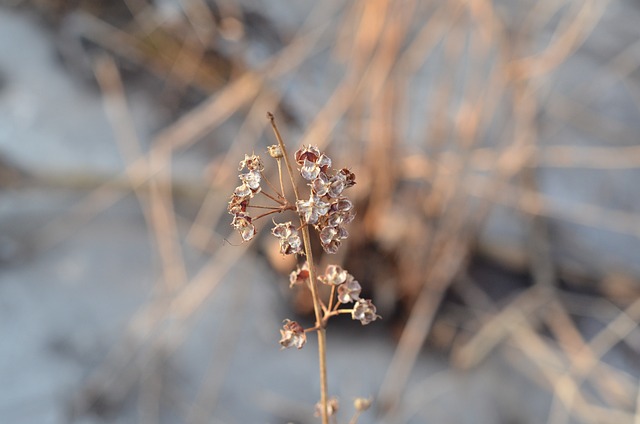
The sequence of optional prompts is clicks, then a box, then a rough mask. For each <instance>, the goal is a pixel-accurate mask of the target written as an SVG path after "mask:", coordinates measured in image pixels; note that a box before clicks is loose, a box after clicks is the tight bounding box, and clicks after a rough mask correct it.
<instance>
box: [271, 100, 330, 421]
mask: <svg viewBox="0 0 640 424" xmlns="http://www.w3.org/2000/svg"><path fill="white" fill-rule="evenodd" d="M267 117H268V118H269V121H270V123H271V127H272V128H273V132H274V134H275V136H276V139H277V140H278V145H279V146H280V149H281V150H282V156H283V157H284V162H285V164H286V165H287V172H288V174H289V179H290V180H291V186H292V188H293V193H294V195H295V197H296V202H297V201H298V200H300V195H299V194H298V187H297V186H296V182H295V179H294V178H293V166H292V165H291V161H290V160H289V155H288V153H287V148H286V146H285V145H284V142H283V141H282V136H281V135H280V131H279V130H278V127H277V125H276V122H275V118H274V117H273V114H272V113H271V112H268V113H267ZM300 225H301V226H302V240H303V242H304V251H305V254H306V255H307V263H308V264H309V280H310V284H309V287H310V288H311V297H312V298H313V311H314V313H315V317H316V327H318V329H317V330H316V332H317V333H318V356H319V361H318V362H319V363H320V405H321V406H322V424H329V410H328V405H327V404H328V395H327V393H328V389H327V386H328V385H327V339H326V330H325V328H324V327H325V325H326V322H325V321H324V319H323V317H322V306H321V302H320V297H319V296H318V286H317V277H316V267H315V262H314V261H313V251H312V250H311V235H310V234H309V226H308V225H307V224H306V222H304V221H303V219H302V218H300Z"/></svg>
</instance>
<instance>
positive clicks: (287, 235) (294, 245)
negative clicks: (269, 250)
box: [271, 221, 303, 255]
mask: <svg viewBox="0 0 640 424" xmlns="http://www.w3.org/2000/svg"><path fill="white" fill-rule="evenodd" d="M271 234H273V235H274V236H276V237H277V238H278V239H279V240H280V253H281V254H283V255H291V254H296V253H297V254H302V253H303V252H302V239H301V238H300V234H299V232H298V230H297V229H296V227H294V226H293V224H292V223H291V221H289V222H285V223H283V224H276V225H275V226H274V227H273V229H272V230H271Z"/></svg>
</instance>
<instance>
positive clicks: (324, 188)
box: [309, 172, 331, 197]
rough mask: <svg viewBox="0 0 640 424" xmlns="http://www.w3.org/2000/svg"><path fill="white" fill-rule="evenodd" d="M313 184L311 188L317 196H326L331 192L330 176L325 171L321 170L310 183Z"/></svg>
mask: <svg viewBox="0 0 640 424" xmlns="http://www.w3.org/2000/svg"><path fill="white" fill-rule="evenodd" d="M309 185H310V186H311V190H313V193H314V194H315V195H316V196H320V197H321V196H324V195H325V194H327V193H328V192H329V189H330V188H331V181H329V177H327V174H325V173H324V172H320V173H319V174H318V177H317V178H316V179H315V180H313V181H312V182H311V184H309Z"/></svg>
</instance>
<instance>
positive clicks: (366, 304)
mask: <svg viewBox="0 0 640 424" xmlns="http://www.w3.org/2000/svg"><path fill="white" fill-rule="evenodd" d="M351 318H352V319H354V320H358V321H360V323H361V324H362V325H367V324H369V323H372V322H373V321H375V320H376V319H377V318H380V316H379V315H376V307H375V306H374V304H373V303H372V302H371V301H370V300H369V299H359V300H358V301H357V302H356V304H355V306H354V307H353V311H352V312H351Z"/></svg>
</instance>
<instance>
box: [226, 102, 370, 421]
mask: <svg viewBox="0 0 640 424" xmlns="http://www.w3.org/2000/svg"><path fill="white" fill-rule="evenodd" d="M269 119H270V120H271V124H272V126H273V129H274V132H275V134H276V138H278V143H279V144H277V145H273V146H269V148H268V153H269V156H270V157H271V158H273V159H275V160H276V161H277V163H278V176H279V182H280V189H279V190H278V189H276V188H274V185H273V184H271V182H269V180H268V179H267V178H266V177H265V175H264V173H263V171H264V165H263V163H262V160H261V159H260V157H259V156H257V155H255V154H252V155H245V158H244V160H242V161H241V162H240V166H239V168H238V170H240V171H245V172H243V173H242V174H240V175H239V179H240V182H241V184H240V185H239V186H238V187H236V189H235V190H234V192H233V194H232V196H231V199H230V200H229V205H228V208H227V209H228V211H229V214H231V215H232V216H233V220H232V222H231V225H232V226H233V228H234V229H236V230H238V231H239V233H240V237H241V238H242V240H243V241H249V240H251V239H252V238H254V237H255V235H256V228H255V226H254V222H255V221H257V220H258V219H260V218H262V217H264V216H267V215H271V214H276V213H283V212H286V211H295V212H297V214H298V216H299V218H300V226H299V227H297V226H296V225H295V224H293V223H292V222H291V221H287V222H282V223H277V222H275V221H274V226H273V228H272V229H271V234H272V235H273V236H275V237H276V238H277V239H278V241H279V245H280V253H281V254H283V255H300V256H306V257H307V261H305V262H304V263H303V264H301V265H299V266H298V267H297V268H296V270H295V271H293V272H292V273H291V274H290V276H289V285H290V287H296V286H300V287H303V288H308V289H309V292H310V294H311V297H312V299H313V305H314V312H315V315H316V323H315V326H314V327H312V328H308V329H305V328H303V326H302V325H300V324H299V323H297V322H296V321H292V320H289V319H286V320H285V321H284V324H283V326H282V329H281V330H280V335H281V338H280V345H281V346H282V348H283V349H286V348H290V347H295V348H297V349H301V348H302V347H303V346H304V345H305V343H306V341H307V332H309V331H313V332H316V333H317V335H318V346H319V351H320V365H321V366H320V369H321V370H322V369H326V366H324V368H323V361H325V356H326V353H325V352H324V346H325V342H324V337H325V335H324V331H325V330H324V329H325V328H326V326H327V322H328V320H329V319H330V318H332V317H334V316H337V315H339V314H350V315H351V318H352V319H353V320H357V321H360V323H361V324H362V325H367V324H369V323H371V322H373V321H375V320H376V319H377V318H379V316H378V315H377V314H376V307H375V306H374V305H373V303H372V302H371V300H369V299H362V298H360V293H361V291H362V288H361V286H360V283H359V282H358V281H357V280H356V279H355V278H354V277H353V275H351V274H349V273H348V272H347V271H346V270H344V269H342V268H341V267H340V266H338V265H329V266H327V268H326V269H325V272H324V274H322V275H320V276H317V274H316V273H315V264H314V263H313V258H312V251H311V249H310V246H311V244H310V243H311V242H310V238H309V237H310V236H309V234H310V232H309V228H314V229H315V230H316V231H317V234H318V238H319V240H320V243H321V245H322V248H323V249H324V251H325V252H327V253H336V252H337V251H338V248H339V247H340V245H341V243H342V241H343V240H345V239H346V238H347V237H348V235H349V234H348V232H347V230H346V229H345V227H344V226H345V225H346V224H348V223H349V222H351V221H352V220H353V218H354V216H355V212H354V210H353V203H352V202H351V201H350V200H349V199H348V198H347V197H346V196H345V195H344V191H345V190H346V189H348V188H349V187H352V186H353V185H354V184H355V175H354V174H353V172H351V171H350V170H348V169H347V168H341V169H339V170H337V171H331V165H332V161H331V159H330V158H329V157H328V156H327V155H325V154H324V153H323V152H321V151H320V149H319V148H318V147H317V146H312V145H311V146H303V147H302V148H301V149H299V150H298V151H297V152H295V155H294V157H293V160H294V161H293V163H294V164H297V165H298V168H297V170H298V171H299V173H300V175H301V176H302V178H303V179H304V180H305V181H306V182H307V186H308V187H309V197H308V199H300V198H299V197H298V196H299V194H298V193H299V192H298V190H297V187H296V186H295V184H296V183H295V179H294V176H293V173H294V171H293V169H294V166H293V165H292V163H291V162H290V161H289V158H288V157H287V151H286V147H285V145H284V143H283V142H282V139H281V138H280V134H279V131H278V130H277V127H276V126H275V122H274V118H273V115H269ZM283 160H284V162H285V164H286V166H287V171H288V174H289V178H290V180H291V183H292V184H294V192H295V195H296V199H295V202H290V201H289V200H288V199H287V198H286V197H285V190H284V183H283V178H282V166H281V165H282V163H281V161H283ZM262 181H265V182H266V185H264V186H262V185H261V183H262ZM269 188H270V189H272V190H273V191H275V193H273V192H272V193H271V194H270V193H268V192H269ZM259 194H260V195H262V197H263V198H265V199H269V200H270V201H271V202H275V203H276V205H273V206H267V205H256V204H253V203H252V202H253V200H254V198H256V196H257V195H259ZM250 209H263V210H266V211H265V212H264V213H262V214H261V215H258V216H252V215H250V213H249V210H250ZM318 284H322V285H325V286H328V287H329V288H330V289H331V294H330V297H329V299H328V302H327V303H325V302H323V301H322V299H321V297H320V295H319V291H318ZM348 304H351V305H352V307H349V306H346V307H345V305H348ZM321 388H322V390H321V392H322V397H321V402H320V403H319V404H318V406H317V408H316V412H317V415H318V416H321V417H322V418H323V423H328V417H330V416H333V415H334V414H335V413H336V411H337V410H338V400H337V399H336V398H329V397H328V395H327V391H326V372H325V373H323V372H322V371H321ZM361 403H363V404H362V405H359V406H358V405H357V406H356V410H357V411H358V413H359V412H361V411H363V410H365V409H366V407H368V405H364V403H366V402H361Z"/></svg>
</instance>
